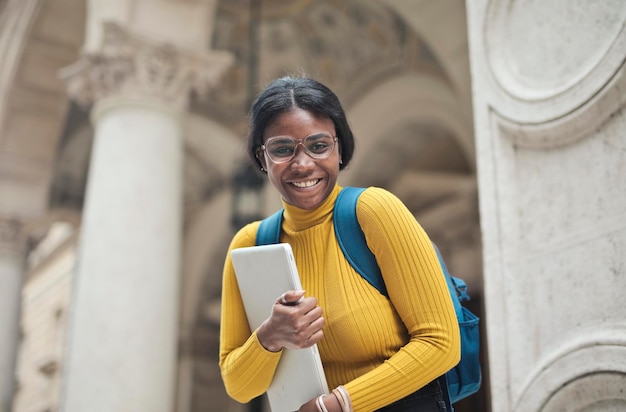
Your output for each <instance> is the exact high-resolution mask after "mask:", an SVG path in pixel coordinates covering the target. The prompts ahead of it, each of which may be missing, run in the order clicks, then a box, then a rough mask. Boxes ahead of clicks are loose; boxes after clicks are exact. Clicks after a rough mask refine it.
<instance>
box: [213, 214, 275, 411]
mask: <svg viewBox="0 0 626 412" xmlns="http://www.w3.org/2000/svg"><path fill="white" fill-rule="evenodd" d="M258 225H259V222H255V223H251V224H250V225H248V226H245V227H244V228H243V229H241V230H240V231H239V233H237V234H236V235H235V237H234V238H233V240H232V242H231V244H230V247H229V249H228V254H227V255H226V262H225V264H224V274H223V279H222V313H221V323H220V360H219V365H220V369H221V373H222V380H223V381H224V386H225V387H226V392H227V393H228V394H229V395H230V396H231V397H232V398H233V399H235V400H237V401H239V402H242V403H245V402H248V401H250V400H251V399H253V398H255V397H257V396H259V395H261V394H263V393H264V392H265V391H266V390H267V388H268V387H269V385H270V383H271V381H272V377H273V376H274V371H275V370H276V366H277V365H278V361H279V360H280V356H281V353H282V352H270V351H268V350H266V349H265V348H264V347H263V346H262V345H261V343H260V342H259V340H258V339H257V336H256V331H252V332H251V331H250V328H249V327H248V320H247V317H246V313H245V309H244V306H243V302H242V300H241V295H240V294H239V287H238V285H237V279H236V277H235V271H234V269H233V265H232V262H231V259H230V251H231V250H233V249H236V248H240V247H247V246H254V243H255V237H256V231H257V228H258Z"/></svg>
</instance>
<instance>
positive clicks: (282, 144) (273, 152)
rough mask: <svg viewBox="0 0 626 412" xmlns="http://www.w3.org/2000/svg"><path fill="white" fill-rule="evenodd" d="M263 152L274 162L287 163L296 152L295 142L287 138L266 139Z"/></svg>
mask: <svg viewBox="0 0 626 412" xmlns="http://www.w3.org/2000/svg"><path fill="white" fill-rule="evenodd" d="M265 151H266V152H267V154H268V155H269V157H270V158H271V159H272V160H274V161H275V162H280V161H287V160H289V159H291V158H292V157H293V154H294V152H295V151H296V141H295V140H294V139H293V138H291V137H289V136H285V137H283V136H280V137H275V138H272V139H268V140H267V142H266V143H265Z"/></svg>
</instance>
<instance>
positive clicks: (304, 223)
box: [281, 184, 341, 232]
mask: <svg viewBox="0 0 626 412" xmlns="http://www.w3.org/2000/svg"><path fill="white" fill-rule="evenodd" d="M339 192H341V186H339V185H338V184H335V187H334V188H333V190H332V192H330V194H329V195H328V197H327V198H326V199H324V201H323V202H322V203H321V204H320V205H319V206H318V207H317V208H315V209H312V210H305V209H300V208H299V207H296V206H293V205H290V204H289V203H287V202H285V200H284V199H282V200H281V201H282V203H283V207H284V208H285V212H284V213H283V221H284V224H285V225H287V226H288V227H289V228H290V229H292V230H294V231H296V232H297V231H301V230H306V229H308V228H310V227H312V226H315V225H317V224H319V223H321V222H322V221H324V220H325V219H326V218H327V217H328V216H329V215H330V214H331V213H332V212H333V208H334V207H335V200H337V196H338V195H339Z"/></svg>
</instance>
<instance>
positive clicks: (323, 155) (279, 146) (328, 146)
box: [261, 132, 337, 163]
mask: <svg viewBox="0 0 626 412" xmlns="http://www.w3.org/2000/svg"><path fill="white" fill-rule="evenodd" d="M336 143H337V136H333V135H331V134H330V133H327V132H321V133H313V134H310V135H308V136H306V137H305V138H303V139H295V138H293V137H291V136H273V137H270V138H269V139H267V140H266V141H265V144H263V145H261V150H262V151H264V152H265V154H266V155H267V157H268V158H269V159H270V160H271V161H272V162H274V163H287V162H289V161H291V160H292V159H293V158H294V157H295V156H296V151H297V150H298V145H302V148H303V149H304V152H305V153H306V154H307V155H308V156H309V157H311V158H313V159H327V158H328V157H329V156H330V155H331V153H332V152H333V150H334V149H335V144H336Z"/></svg>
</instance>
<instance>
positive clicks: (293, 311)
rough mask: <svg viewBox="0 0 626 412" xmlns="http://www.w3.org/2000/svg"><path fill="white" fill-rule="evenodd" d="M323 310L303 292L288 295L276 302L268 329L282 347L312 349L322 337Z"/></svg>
mask: <svg viewBox="0 0 626 412" xmlns="http://www.w3.org/2000/svg"><path fill="white" fill-rule="evenodd" d="M322 315H323V310H322V308H321V307H319V306H318V305H317V299H316V298H314V297H306V298H305V297H304V291H287V292H285V293H283V294H282V295H281V296H279V297H278V298H277V299H276V304H275V305H274V308H273V309H272V315H271V317H270V319H269V321H270V322H269V323H268V325H269V326H271V331H272V332H271V335H272V336H273V339H275V341H276V342H280V344H281V346H283V347H285V348H290V349H301V348H307V347H310V346H313V345H314V344H316V343H317V342H319V341H320V339H322V337H323V332H322V329H323V327H324V324H325V322H326V321H325V319H324V318H323V317H322Z"/></svg>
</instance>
